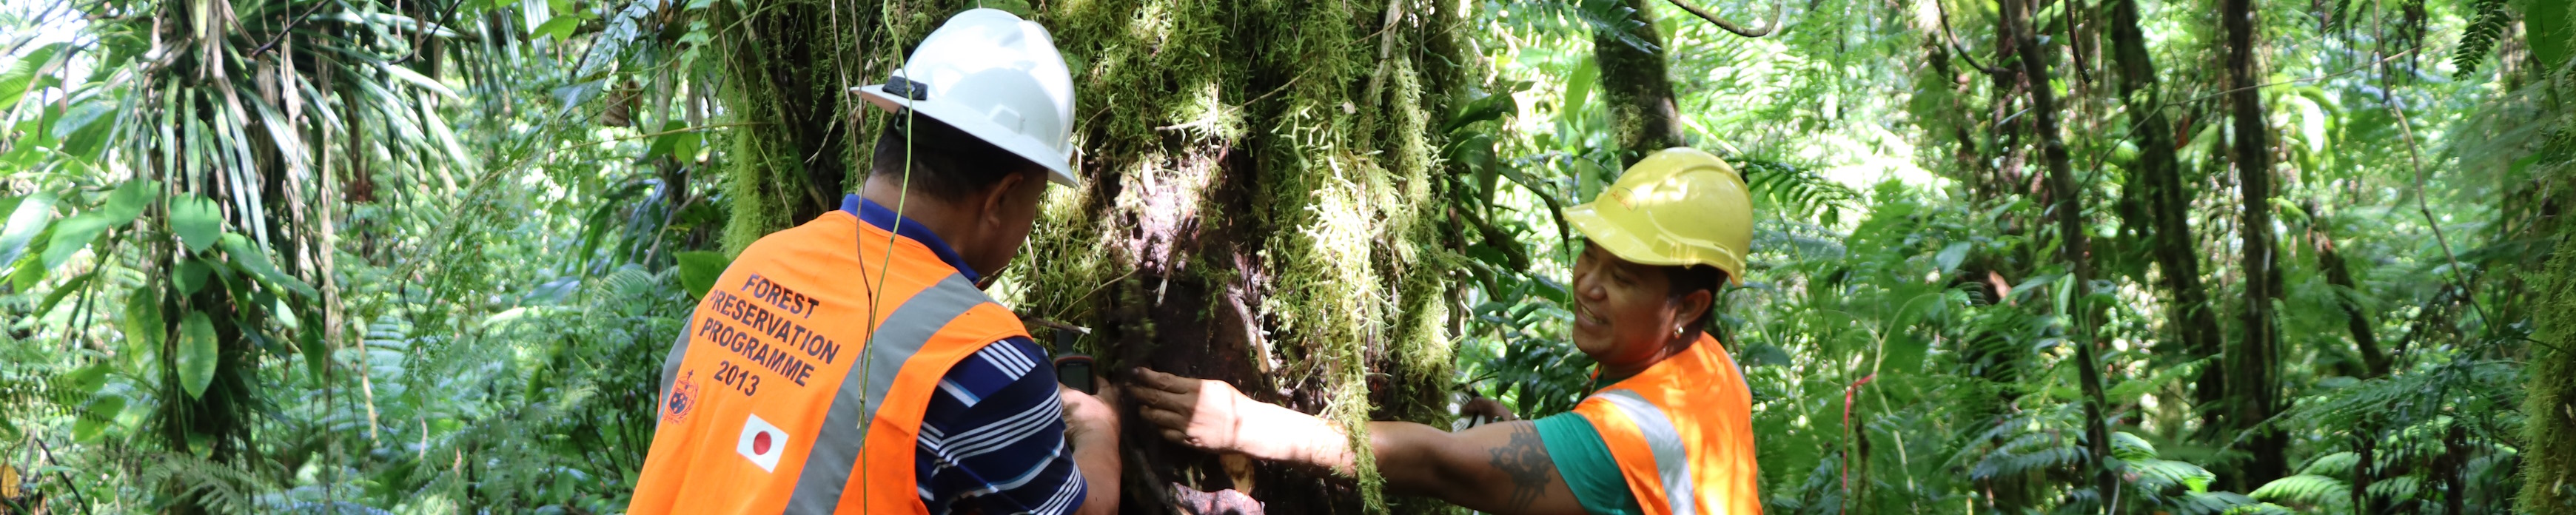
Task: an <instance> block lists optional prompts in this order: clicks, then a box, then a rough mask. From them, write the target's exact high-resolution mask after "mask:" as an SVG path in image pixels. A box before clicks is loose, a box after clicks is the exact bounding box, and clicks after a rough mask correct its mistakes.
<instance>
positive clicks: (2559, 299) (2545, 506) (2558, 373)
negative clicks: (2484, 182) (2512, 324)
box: [2521, 237, 2576, 513]
mask: <svg viewBox="0 0 2576 515" xmlns="http://www.w3.org/2000/svg"><path fill="white" fill-rule="evenodd" d="M2567 241H2568V240H2567V239H2566V238H2563V237H2562V238H2560V240H2559V245H2560V246H2561V247H2560V248H2565V247H2564V246H2565V245H2566V244H2567V243H2566V242H2567ZM2537 279H2538V281H2537V282H2538V283H2539V284H2541V285H2542V291H2541V292H2540V294H2541V296H2542V298H2546V299H2549V301H2548V302H2544V303H2542V304H2541V306H2542V307H2541V308H2540V313H2539V314H2538V315H2539V316H2538V318H2539V319H2540V322H2541V324H2540V329H2541V338H2540V339H2539V342H2542V343H2545V344H2544V345H2533V346H2531V353H2532V355H2531V361H2530V368H2529V369H2528V370H2527V371H2526V372H2525V373H2527V374H2530V376H2529V377H2530V381H2531V382H2530V390H2529V391H2527V392H2525V396H2524V397H2523V401H2522V402H2523V404H2522V412H2523V414H2524V415H2525V416H2527V417H2530V418H2529V419H2528V420H2527V421H2525V422H2524V425H2523V441H2524V442H2529V445H2530V447H2529V448H2527V449H2524V450H2523V451H2522V453H2521V454H2522V457H2523V480H2522V495H2521V503H2522V507H2521V509H2522V511H2523V512H2524V513H2564V512H2567V511H2568V510H2569V509H2570V508H2576V349H2570V348H2569V346H2570V345H2571V344H2576V252H2558V253H2557V254H2556V255H2553V256H2551V257H2550V258H2549V268H2548V269H2547V271H2546V272H2543V275H2542V276H2541V277H2539V278H2537Z"/></svg>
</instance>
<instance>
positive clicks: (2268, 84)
mask: <svg viewBox="0 0 2576 515" xmlns="http://www.w3.org/2000/svg"><path fill="white" fill-rule="evenodd" d="M2413 53H2415V51H2414V50H2407V51H2404V52H2398V53H2395V54H2390V55H2389V56H2388V57H2385V58H2381V59H2380V60H2378V61H2372V62H2371V63H2370V64H2365V65H2361V66H2355V67H2352V68H2351V69H2347V70H2344V71H2339V72H2334V73H2329V74H2325V75H2318V76H2315V77H2307V78H2299V79H2290V80H2285V81H2279V82H2266V83H2262V84H2255V85H2252V86H2246V87H2242V88H2236V89H2230V90H2226V91H2220V92H2217V93H2210V94H2207V95H2201V96H2197V97H2192V99H2190V100H2184V101H2181V102H2174V105H2181V104H2189V103H2193V102H2199V101H2202V100H2209V99H2212V98H2218V97H2220V96H2224V95H2226V94H2229V93H2235V92H2238V91H2244V90H2249V89H2263V88H2268V87H2273V86H2284V85H2290V84H2298V83H2302V82H2316V81H2321V80H2326V79H2331V78H2335V77H2341V76H2345V75H2351V74H2352V73H2353V72H2358V71H2362V70H2367V69H2371V68H2377V67H2379V65H2381V64H2386V63H2387V62H2389V61H2393V60H2396V59H2397V58H2399V57H2405V56H2406V55H2407V54H2413Z"/></svg>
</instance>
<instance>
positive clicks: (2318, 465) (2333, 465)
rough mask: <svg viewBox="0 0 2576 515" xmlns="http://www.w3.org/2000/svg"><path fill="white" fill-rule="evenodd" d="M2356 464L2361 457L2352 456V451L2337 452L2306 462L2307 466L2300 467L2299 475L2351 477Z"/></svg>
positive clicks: (2357, 455) (2359, 461)
mask: <svg viewBox="0 0 2576 515" xmlns="http://www.w3.org/2000/svg"><path fill="white" fill-rule="evenodd" d="M2358 463H2361V455H2359V454H2353V453H2352V451H2344V452H2338V453H2334V454H2328V455H2324V456H2318V457H2317V458H2316V459H2312V460H2308V466H2306V467H2300V468H2299V473H2300V474H2307V475H2312V476H2329V477H2351V476H2352V467H2353V465H2355V464H2358Z"/></svg>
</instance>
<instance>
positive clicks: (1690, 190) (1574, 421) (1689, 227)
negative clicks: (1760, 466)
mask: <svg viewBox="0 0 2576 515" xmlns="http://www.w3.org/2000/svg"><path fill="white" fill-rule="evenodd" d="M1565 218H1566V220H1567V221H1569V222H1571V223H1573V225H1574V227H1575V229H1576V230H1579V231H1581V232H1582V233H1583V236H1584V239H1585V242H1586V245H1585V246H1584V250H1583V254H1582V255H1581V257H1579V258H1577V259H1576V260H1575V267H1574V282H1573V284H1574V292H1575V295H1574V301H1575V309H1574V344H1575V347H1577V348H1580V349H1582V351H1583V353H1584V354H1585V355H1589V356H1591V357H1592V359H1593V360H1594V361H1597V362H1599V363H1600V365H1599V366H1598V368H1595V369H1594V370H1593V374H1594V376H1593V379H1594V384H1595V385H1607V386H1601V387H1599V388H1598V389H1597V390H1596V391H1595V392H1593V394H1592V395H1591V396H1590V397H1587V398H1585V399H1584V400H1583V402H1581V403H1580V404H1577V405H1576V406H1575V408H1574V411H1572V412H1568V413H1563V414H1558V415H1555V416H1550V417H1546V418H1541V419H1538V420H1534V421H1512V422H1502V423H1496V424H1488V425H1483V426H1478V427H1474V428H1470V429H1467V430H1465V431H1459V432H1455V433H1452V432H1447V431H1442V430H1440V429H1437V428H1433V427H1430V426H1425V425H1421V424H1415V423H1410V422H1371V423H1369V426H1368V433H1369V440H1370V447H1371V448H1372V450H1374V451H1375V453H1376V455H1377V465H1378V472H1379V473H1380V474H1382V475H1384V476H1385V479H1386V482H1387V485H1389V486H1390V487H1392V488H1395V489H1397V490H1399V491H1405V492H1411V493H1417V494H1423V495H1430V496H1433V497H1438V498H1441V499H1443V500H1447V501H1449V502H1451V503H1455V504H1458V505H1460V506H1465V507H1468V508H1473V509H1476V510H1479V511H1484V512H1488V513H1498V514H1521V513H1532V514H1539V513H1549V514H1552V513H1627V514H1655V515H1665V514H1693V515H1696V514H1753V513H1760V512H1761V510H1762V503H1761V499H1760V497H1759V495H1758V493H1757V492H1756V490H1755V467H1754V463H1753V453H1754V450H1753V429H1752V407H1751V405H1752V395H1751V392H1750V391H1748V390H1747V388H1746V387H1745V383H1744V378H1743V376H1742V374H1741V373H1740V372H1739V371H1738V370H1737V368H1736V366H1735V361H1734V360H1733V359H1732V358H1730V357H1728V356H1727V354H1726V350H1725V349H1724V348H1721V347H1720V346H1719V344H1718V342H1717V339H1716V338H1715V337H1712V336H1710V335H1708V334H1706V332H1705V331H1702V330H1701V328H1702V327H1703V326H1705V324H1706V323H1707V318H1708V316H1709V312H1710V305H1711V303H1712V302H1713V301H1714V300H1715V298H1716V295H1717V292H1718V290H1719V289H1720V288H1722V287H1723V285H1724V284H1727V283H1736V284H1741V283H1742V280H1743V279H1742V278H1743V275H1744V254H1745V251H1746V249H1747V247H1749V246H1751V244H1752V239H1753V228H1752V223H1753V208H1752V203H1751V201H1750V199H1749V198H1748V197H1747V196H1746V195H1745V188H1744V180H1743V178H1741V177H1740V176H1738V175H1736V173H1735V170H1734V169H1732V168H1730V167H1728V166H1727V165H1726V163H1725V162H1724V161H1721V160H1719V159H1718V158H1717V157H1716V156H1712V155H1709V154H1708V153H1705V152H1701V151H1698V150H1692V149H1688V148H1673V149H1667V150H1663V151H1659V152H1656V153H1654V154H1653V155H1650V156H1647V157H1646V159H1645V160H1643V161H1639V162H1637V164H1636V165H1635V166H1631V167H1629V168H1628V171H1627V173H1626V174H1625V175H1623V176H1621V177H1620V178H1619V182H1618V183H1617V184H1616V185H1613V186H1611V187H1610V189H1609V190H1607V191H1603V192H1602V193H1601V196H1600V197H1598V198H1596V199H1594V200H1593V201H1592V203H1589V204H1584V205H1580V206H1575V207H1573V208H1569V209H1566V210H1565ZM1137 376H1138V377H1137V380H1136V381H1135V382H1133V383H1131V384H1130V385H1129V386H1128V389H1129V390H1128V391H1129V392H1130V393H1131V394H1133V395H1134V397H1135V398H1137V399H1139V400H1141V401H1143V405H1142V406H1143V407H1142V415H1143V418H1144V419H1145V420H1146V421H1148V422H1152V423H1153V424H1155V425H1157V426H1160V427H1161V429H1162V430H1163V435H1164V437H1166V438H1170V439H1171V440H1173V441H1175V442H1179V443H1182V444H1185V445H1190V446H1194V447H1199V448H1204V449H1208V450H1211V451H1217V452H1230V453H1241V454H1245V455H1249V456H1251V457H1254V458H1259V459H1265V460H1275V461H1285V462H1291V463H1303V464H1308V465H1312V466H1319V467H1329V468H1332V469H1334V470H1337V471H1341V472H1343V473H1349V472H1350V471H1351V467H1352V465H1351V464H1352V460H1353V454H1352V452H1351V451H1352V449H1351V448H1350V439H1349V438H1348V437H1347V436H1346V435H1347V433H1345V432H1344V431H1343V429H1342V428H1341V427H1338V426H1336V425H1334V423H1332V422H1329V421H1325V420H1323V419H1319V418H1316V417H1314V416H1311V415H1307V414H1304V413H1300V412H1297V411H1294V410H1290V409H1287V408H1282V407H1279V406H1274V405H1270V404H1264V403H1261V402H1257V401H1253V400H1251V399H1248V398H1245V397H1244V396H1243V394H1242V393H1240V392H1238V391H1236V390H1235V389H1234V387H1233V386H1231V385H1228V384H1226V383H1224V382H1219V381H1211V380H1203V379H1189V378H1183V377H1177V376H1173V375H1170V374H1164V373H1160V372H1155V371H1152V370H1139V371H1138V373H1137Z"/></svg>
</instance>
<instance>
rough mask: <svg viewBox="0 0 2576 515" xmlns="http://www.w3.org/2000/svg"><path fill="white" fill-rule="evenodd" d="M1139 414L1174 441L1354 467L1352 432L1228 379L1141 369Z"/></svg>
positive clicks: (1270, 457)
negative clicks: (1256, 396) (1255, 395)
mask: <svg viewBox="0 0 2576 515" xmlns="http://www.w3.org/2000/svg"><path fill="white" fill-rule="evenodd" d="M1129 387H1130V388H1134V389H1135V391H1133V392H1131V393H1132V394H1133V395H1134V396H1135V398H1136V401H1137V402H1138V403H1139V404H1138V409H1137V414H1138V415H1139V416H1140V417H1142V418H1144V419H1145V421H1146V422H1151V423H1153V424H1154V425H1155V426H1158V427H1159V428H1161V430H1162V431H1161V432H1162V434H1163V438H1165V439H1169V440H1171V441H1172V442H1173V443H1178V444H1181V445H1187V446H1191V447H1197V448H1200V449H1206V450H1209V451H1214V452H1225V453H1240V454H1244V455H1247V456H1251V457H1254V458H1259V459H1264V460H1278V461H1289V462H1294V463H1301V464H1307V465H1316V466H1324V467H1332V468H1336V469H1339V468H1343V467H1347V466H1349V465H1348V463H1349V462H1350V458H1349V454H1350V450H1349V443H1348V442H1347V440H1348V439H1349V437H1348V436H1345V435H1344V434H1343V433H1342V432H1341V431H1340V430H1337V429H1334V428H1333V426H1332V424H1331V423H1329V422H1325V421H1324V420H1323V419H1319V418H1315V416H1313V415H1307V414H1305V413H1299V412H1297V411H1296V410H1291V409H1288V408H1283V407H1279V406H1276V405H1272V404H1269V403H1265V402H1261V401H1256V400H1252V398H1250V397H1245V396H1243V392H1241V391H1237V390H1235V389H1234V385H1230V384H1226V383H1225V382H1224V381H1216V380H1209V379H1192V378H1187V377H1181V376H1176V375H1171V374H1165V373H1162V372H1157V371H1154V370H1153V369H1146V368H1138V369H1136V382H1135V383H1134V384H1131V385H1129Z"/></svg>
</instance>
